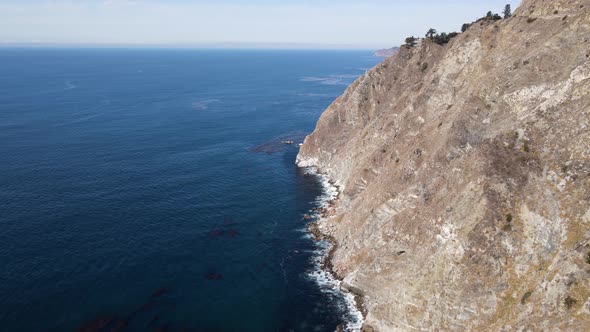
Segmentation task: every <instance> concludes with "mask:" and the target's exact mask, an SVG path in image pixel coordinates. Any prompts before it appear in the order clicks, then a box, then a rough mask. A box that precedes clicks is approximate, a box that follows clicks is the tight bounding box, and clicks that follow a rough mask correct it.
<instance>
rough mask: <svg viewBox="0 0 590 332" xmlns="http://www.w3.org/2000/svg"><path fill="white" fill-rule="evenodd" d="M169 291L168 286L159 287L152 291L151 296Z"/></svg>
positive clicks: (157, 295) (158, 295)
mask: <svg viewBox="0 0 590 332" xmlns="http://www.w3.org/2000/svg"><path fill="white" fill-rule="evenodd" d="M168 292H170V288H168V287H161V288H158V289H156V290H155V291H154V292H153V293H152V297H160V296H162V295H164V294H166V293H168Z"/></svg>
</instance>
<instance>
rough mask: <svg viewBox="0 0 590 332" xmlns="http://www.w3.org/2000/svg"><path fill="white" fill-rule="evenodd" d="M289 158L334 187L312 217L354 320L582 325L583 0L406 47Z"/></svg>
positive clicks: (587, 223)
mask: <svg viewBox="0 0 590 332" xmlns="http://www.w3.org/2000/svg"><path fill="white" fill-rule="evenodd" d="M458 23H460V22H458ZM297 163H298V164H299V165H300V166H302V167H305V166H314V167H317V168H318V169H319V170H320V171H321V172H323V173H325V174H327V175H328V176H329V177H331V178H332V180H333V181H334V182H335V183H336V184H337V185H339V186H340V190H341V195H340V197H339V200H338V203H337V206H336V209H335V212H334V215H333V216H332V217H330V218H329V219H327V220H326V221H324V222H323V223H321V225H320V227H321V230H322V231H323V232H325V233H327V234H329V235H330V236H332V237H333V238H334V239H335V240H336V242H337V243H338V248H337V249H336V251H335V252H334V255H333V259H332V263H333V268H334V270H335V272H336V273H337V274H338V275H339V276H340V277H342V278H343V279H344V285H346V288H348V289H354V290H355V292H356V293H359V294H361V295H362V296H363V300H364V301H363V303H364V305H365V307H366V308H365V309H366V312H367V316H366V323H365V325H366V327H365V328H366V330H374V331H415V330H417V331H431V330H436V331H440V330H444V331H468V330H470V331H587V330H588V327H589V326H590V1H587V0H545V1H543V0H524V1H523V4H522V5H521V7H520V8H519V9H518V10H517V11H516V12H515V16H514V17H512V18H510V19H506V20H501V21H497V22H492V21H481V22H478V23H476V24H474V25H472V26H471V27H470V28H469V29H468V30H467V31H466V32H465V33H463V34H461V35H459V36H458V37H456V38H454V39H453V40H451V42H450V43H449V44H448V45H446V46H440V45H436V44H434V43H431V42H424V43H422V44H421V45H420V46H418V47H416V48H412V49H407V48H402V49H401V50H400V51H399V52H398V53H397V54H396V55H395V56H393V57H391V58H389V59H386V60H385V61H384V62H382V63H381V64H379V65H377V66H376V67H375V68H373V69H372V70H370V71H368V72H367V73H366V74H365V75H363V76H362V77H360V78H359V79H358V80H357V81H356V82H354V83H353V84H352V85H351V86H350V87H349V88H348V89H347V90H346V91H345V93H344V94H343V95H342V96H340V97H339V98H338V99H337V100H336V101H335V102H334V103H333V104H332V105H331V106H330V107H329V108H328V109H327V110H326V111H325V112H324V114H323V115H322V116H321V118H320V120H319V122H318V124H317V128H316V130H315V131H314V132H313V133H312V134H311V135H310V136H308V137H307V138H306V140H305V143H304V144H303V146H302V147H301V151H300V153H299V155H298V158H297Z"/></svg>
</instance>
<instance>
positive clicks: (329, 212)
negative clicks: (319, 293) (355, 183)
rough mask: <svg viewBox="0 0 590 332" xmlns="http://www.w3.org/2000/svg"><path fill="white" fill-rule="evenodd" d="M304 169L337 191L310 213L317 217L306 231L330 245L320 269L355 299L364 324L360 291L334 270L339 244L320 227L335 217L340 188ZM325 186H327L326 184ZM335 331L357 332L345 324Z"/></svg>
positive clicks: (307, 217)
mask: <svg viewBox="0 0 590 332" xmlns="http://www.w3.org/2000/svg"><path fill="white" fill-rule="evenodd" d="M303 168H307V169H313V171H311V172H309V173H308V174H310V175H313V176H316V177H319V178H320V180H322V179H323V180H325V182H327V183H328V185H329V186H330V187H332V188H333V189H334V190H335V191H336V194H335V196H334V197H332V198H331V199H329V200H328V201H327V202H325V203H324V204H322V205H320V206H318V207H315V208H313V209H312V210H311V211H310V213H311V214H312V215H315V218H314V220H313V221H310V222H309V223H308V224H307V229H306V231H307V233H308V234H309V235H311V237H312V239H313V240H314V241H316V242H324V243H327V244H328V245H329V249H328V250H327V251H326V252H325V253H324V254H323V255H322V257H321V261H320V268H321V269H322V270H323V271H325V272H327V273H328V274H329V275H330V276H331V277H332V278H333V279H334V280H336V281H338V284H339V288H338V291H340V292H343V293H345V294H346V293H348V294H351V295H352V297H353V298H354V306H355V309H356V310H357V311H358V312H359V313H360V315H361V322H360V323H361V324H363V323H364V319H365V317H366V315H367V310H366V307H365V304H364V301H363V296H362V294H360V293H359V292H358V291H356V290H354V289H351V288H350V287H346V286H345V285H343V284H342V282H343V279H344V277H343V276H341V275H339V274H338V273H337V272H336V270H335V269H334V265H333V263H332V260H333V258H334V254H335V252H336V250H337V249H338V242H337V241H336V239H335V238H334V237H333V236H332V235H331V234H330V233H329V232H328V231H326V230H325V229H324V230H322V228H321V227H320V226H321V224H322V222H325V221H326V220H327V219H328V218H330V217H331V216H333V215H335V209H336V206H337V204H338V198H339V196H340V191H339V188H338V186H337V185H336V184H335V183H334V182H333V181H331V180H330V179H329V178H328V177H327V175H325V174H322V173H320V172H319V171H318V170H317V169H315V168H310V167H303ZM324 185H326V184H325V183H324ZM309 217H311V215H310V214H305V215H304V220H310V218H309ZM358 330H359V331H361V330H362V331H366V330H365V329H364V328H361V329H358ZM335 331H336V332H341V331H342V332H343V331H357V330H356V329H351V328H348V329H347V328H346V326H345V324H344V323H342V324H340V325H338V326H337V327H336V329H335Z"/></svg>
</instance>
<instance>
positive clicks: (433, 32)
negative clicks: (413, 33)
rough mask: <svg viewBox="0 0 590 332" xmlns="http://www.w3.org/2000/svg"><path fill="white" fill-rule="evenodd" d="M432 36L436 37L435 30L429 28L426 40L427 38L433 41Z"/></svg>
mask: <svg viewBox="0 0 590 332" xmlns="http://www.w3.org/2000/svg"><path fill="white" fill-rule="evenodd" d="M434 36H436V30H435V29H433V28H430V29H429V30H428V32H427V33H426V38H428V39H430V40H434Z"/></svg>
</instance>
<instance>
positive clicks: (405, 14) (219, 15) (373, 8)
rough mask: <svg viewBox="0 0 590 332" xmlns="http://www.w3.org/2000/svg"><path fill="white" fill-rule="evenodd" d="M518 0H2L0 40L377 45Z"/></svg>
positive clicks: (445, 27)
mask: <svg viewBox="0 0 590 332" xmlns="http://www.w3.org/2000/svg"><path fill="white" fill-rule="evenodd" d="M506 3H510V4H511V5H512V7H513V9H514V8H516V7H517V6H518V4H519V3H520V0H445V1H440V0H438V1H435V0H403V1H398V0H389V1H386V0H357V1H352V0H341V1H336V0H315V1H311V0H300V1H295V0H283V1H280V0H274V1H273V0H251V1H247V0H243V1H239V0H192V1H191V0H160V1H157V0H0V44H6V43H60V44H133V45H151V44H160V45H187V46H188V45H193V46H203V47H214V46H220V47H232V46H233V47H272V46H273V45H274V46H277V47H289V48H290V47H301V48H366V49H371V48H380V47H389V46H393V45H399V44H400V43H402V42H403V40H404V39H405V37H406V36H409V35H416V36H418V35H419V36H422V35H423V34H424V32H425V31H426V30H428V28H429V27H433V28H436V29H438V30H439V31H453V30H459V29H460V27H461V24H462V23H463V22H470V21H472V20H474V19H475V18H477V17H479V16H483V14H485V12H487V11H488V10H493V11H496V12H501V11H502V9H503V8H504V5H505V4H506Z"/></svg>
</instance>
